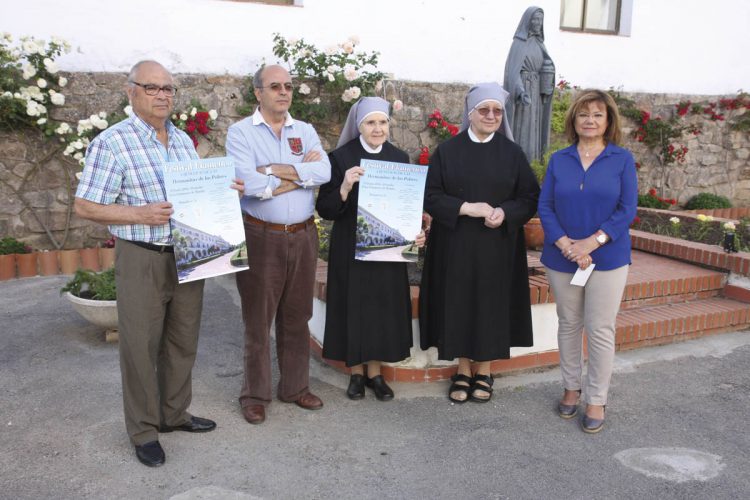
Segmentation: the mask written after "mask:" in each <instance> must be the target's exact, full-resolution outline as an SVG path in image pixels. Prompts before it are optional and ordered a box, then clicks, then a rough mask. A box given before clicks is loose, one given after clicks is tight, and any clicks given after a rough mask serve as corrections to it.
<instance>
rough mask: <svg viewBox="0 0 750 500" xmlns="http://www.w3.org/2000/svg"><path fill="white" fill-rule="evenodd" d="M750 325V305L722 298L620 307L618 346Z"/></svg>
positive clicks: (645, 343) (648, 342)
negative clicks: (624, 308)
mask: <svg viewBox="0 0 750 500" xmlns="http://www.w3.org/2000/svg"><path fill="white" fill-rule="evenodd" d="M748 325H750V304H747V303H745V302H739V301H736V300H732V299H726V298H722V297H711V298H708V299H702V300H696V301H689V302H682V303H674V304H663V305H658V306H651V307H641V308H638V309H626V310H621V311H620V313H619V314H618V315H617V330H616V334H615V345H616V346H617V349H621V350H622V349H633V348H636V347H644V346H648V345H658V344H665V343H669V342H674V341H676V340H687V339H691V338H695V337H699V336H704V335H709V334H712V333H721V332H726V331H730V330H738V329H742V328H746V327H747V326H748Z"/></svg>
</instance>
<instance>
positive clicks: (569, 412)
mask: <svg viewBox="0 0 750 500" xmlns="http://www.w3.org/2000/svg"><path fill="white" fill-rule="evenodd" d="M565 390H567V389H565ZM575 392H577V393H578V397H579V398H580V397H581V390H580V389H578V390H577V391H575ZM563 397H564V395H563ZM578 403H579V401H576V402H575V403H574V404H572V405H566V404H563V403H562V400H560V402H558V403H557V414H558V415H560V417H561V418H564V419H569V418H573V417H575V416H576V415H577V414H578Z"/></svg>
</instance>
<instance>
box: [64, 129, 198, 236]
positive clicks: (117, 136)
mask: <svg viewBox="0 0 750 500" xmlns="http://www.w3.org/2000/svg"><path fill="white" fill-rule="evenodd" d="M167 133H168V137H169V139H168V142H167V144H168V145H169V149H168V150H167V155H166V156H167V159H165V155H164V146H163V145H162V143H161V142H159V140H158V139H157V138H156V129H154V128H153V127H152V126H151V125H149V124H147V123H146V122H144V121H143V120H141V119H140V118H138V117H137V116H136V115H135V114H133V115H132V116H131V117H130V118H127V119H125V120H123V121H121V122H120V123H118V124H116V125H113V126H112V127H110V128H108V129H107V130H105V131H103V132H102V133H101V134H99V135H98V136H96V138H94V140H93V141H91V144H90V145H89V147H88V150H87V151H86V165H85V167H84V169H83V175H82V176H81V182H80V184H78V189H77V190H76V196H77V197H78V198H83V199H84V200H88V201H92V202H94V203H100V204H102V205H111V204H112V203H117V204H119V205H128V206H142V205H146V204H149V203H157V202H161V201H166V199H167V198H166V191H165V190H164V176H163V168H164V164H165V163H167V162H168V161H170V162H171V161H183V160H196V159H198V154H197V153H196V152H195V147H194V146H193V142H192V140H191V139H190V137H188V135H187V134H185V133H184V132H183V131H181V130H179V129H178V128H177V127H175V126H174V125H173V124H172V122H170V121H169V120H167ZM109 230H110V232H111V233H112V234H113V235H115V236H117V237H118V238H122V239H125V240H131V241H146V242H149V243H168V242H170V234H171V231H170V225H169V224H164V225H161V226H149V225H146V224H112V225H110V226H109Z"/></svg>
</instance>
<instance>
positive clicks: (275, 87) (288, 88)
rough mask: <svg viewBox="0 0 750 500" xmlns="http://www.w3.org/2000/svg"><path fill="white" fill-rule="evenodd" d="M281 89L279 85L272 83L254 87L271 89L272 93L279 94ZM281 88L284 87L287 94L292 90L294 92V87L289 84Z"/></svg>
mask: <svg viewBox="0 0 750 500" xmlns="http://www.w3.org/2000/svg"><path fill="white" fill-rule="evenodd" d="M281 87H282V84H281V83H279V82H273V83H269V84H268V85H266V86H265V87H255V88H256V89H271V90H273V91H274V92H281ZM283 87H284V90H286V91H287V92H291V91H292V90H294V85H292V84H291V83H290V82H286V83H284V84H283Z"/></svg>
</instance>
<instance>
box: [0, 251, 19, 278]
mask: <svg viewBox="0 0 750 500" xmlns="http://www.w3.org/2000/svg"><path fill="white" fill-rule="evenodd" d="M15 277H16V254H10V255H0V281H5V280H10V279H13V278H15Z"/></svg>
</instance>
